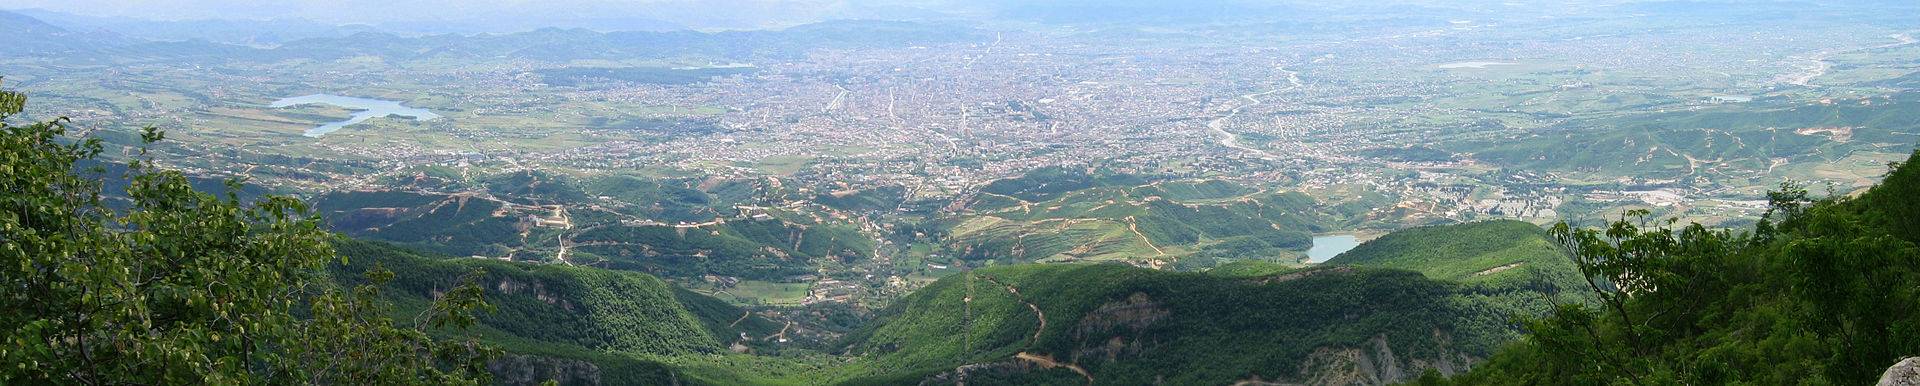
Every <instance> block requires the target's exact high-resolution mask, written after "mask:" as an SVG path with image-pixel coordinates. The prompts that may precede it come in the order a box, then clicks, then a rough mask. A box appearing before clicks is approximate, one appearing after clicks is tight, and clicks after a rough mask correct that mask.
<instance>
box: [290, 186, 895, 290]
mask: <svg viewBox="0 0 1920 386" xmlns="http://www.w3.org/2000/svg"><path fill="white" fill-rule="evenodd" d="M425 174H427V173H424V172H423V175H425ZM425 178H426V177H422V179H425ZM475 180H477V181H474V182H471V183H453V184H446V185H444V186H446V187H455V188H458V189H459V191H457V192H454V193H433V192H431V191H429V192H406V191H397V190H366V191H339V192H332V193H327V194H324V195H321V196H319V197H317V198H316V199H315V200H314V202H315V204H314V206H315V208H316V211H317V212H319V214H321V215H322V217H324V218H325V219H326V220H327V222H328V224H329V225H330V226H331V227H332V228H333V229H334V230H337V231H340V232H343V233H347V234H349V235H352V236H354V237H358V238H365V239H373V240H380V241H387V242H393V243H398V244H402V245H405V246H408V247H411V248H417V249H421V250H429V251H434V252H437V253H444V254H449V255H456V256H482V257H491V258H504V259H510V260H515V261H534V262H560V261H559V260H561V259H563V258H564V259H565V263H572V264H577V265H592V266H598V267H603V268H614V269H619V270H631V271H641V272H646V273H650V274H655V275H662V276H672V277H699V276H701V275H707V274H714V275H722V276H733V277H743V278H748V279H757V280H779V279H784V278H786V277H789V276H793V275H802V274H808V273H814V272H816V271H817V268H818V267H819V266H820V265H823V264H845V263H848V262H853V261H858V260H862V259H866V258H868V257H871V254H872V251H873V237H870V236H866V235H863V234H861V232H860V231H859V228H858V227H857V225H855V224H854V223H851V222H847V221H833V220H827V219H826V217H825V216H822V215H821V214H820V213H817V212H812V211H804V210H802V211H792V210H785V209H779V208H764V207H762V208H761V209H741V208H739V207H736V206H738V205H747V204H750V203H754V202H756V201H754V200H756V199H757V198H756V197H759V196H760V195H761V194H764V193H765V189H764V187H762V186H760V185H758V184H756V183H754V182H751V181H747V180H717V179H716V180H708V181H701V180H691V179H671V178H641V177H634V176H625V175H612V176H603V177H595V178H590V179H586V180H587V182H585V183H579V182H575V181H576V179H575V178H572V177H566V176H558V175H550V174H546V173H538V172H513V173H503V174H498V175H490V176H480V177H477V178H475ZM435 186H442V185H440V184H436V185H435ZM589 197H594V198H589ZM562 251H566V252H565V253H564V254H563V253H562Z"/></svg>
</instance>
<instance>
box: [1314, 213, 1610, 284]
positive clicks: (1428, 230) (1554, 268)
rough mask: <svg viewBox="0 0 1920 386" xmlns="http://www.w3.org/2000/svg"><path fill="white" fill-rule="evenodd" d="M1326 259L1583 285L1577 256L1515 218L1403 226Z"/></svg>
mask: <svg viewBox="0 0 1920 386" xmlns="http://www.w3.org/2000/svg"><path fill="white" fill-rule="evenodd" d="M1326 264H1333V265H1360V266H1369V267H1381V268H1395V269H1405V270H1412V271H1419V272H1420V273H1422V274H1425V275H1427V277H1429V278H1434V279H1443V280H1455V281H1463V282H1489V281H1525V280H1533V279H1536V278H1546V279H1547V280H1551V281H1552V283H1551V284H1552V285H1559V286H1563V287H1571V286H1574V285H1579V284H1580V283H1579V280H1580V279H1579V276H1578V275H1579V273H1578V272H1577V270H1576V268H1575V267H1574V265H1573V261H1572V260H1569V259H1567V256H1566V254H1564V253H1562V252H1561V251H1560V250H1559V249H1557V248H1556V246H1555V245H1553V241H1552V240H1549V239H1548V238H1547V230H1546V229H1542V228H1540V227H1539V226H1537V225H1533V224H1532V223H1528V222H1524V221H1514V220H1494V221H1482V222H1472V223H1465V224H1454V225H1436V226H1427V227H1420V228H1411V229H1403V230H1399V231H1395V232H1393V233H1389V234H1387V235H1385V236H1381V237H1380V238H1377V239H1373V240H1369V241H1367V242H1366V243H1363V244H1360V246H1357V247H1354V248H1353V250H1350V251H1347V252H1346V253H1342V254H1340V255H1339V256H1335V257H1334V258H1333V259H1331V260H1327V262H1326Z"/></svg>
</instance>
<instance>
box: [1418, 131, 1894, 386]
mask: <svg viewBox="0 0 1920 386" xmlns="http://www.w3.org/2000/svg"><path fill="white" fill-rule="evenodd" d="M1911 161H1912V159H1911V158H1910V159H1909V163H1907V164H1905V165H1894V166H1893V168H1892V171H1891V172H1890V173H1889V174H1888V175H1887V178H1886V179H1885V181H1884V182H1882V184H1881V185H1879V186H1877V187H1874V188H1872V189H1871V190H1868V191H1866V192H1865V193H1864V194H1860V195H1858V196H1853V197H1829V198H1825V199H1817V200H1816V199H1812V198H1810V196H1809V195H1808V193H1807V191H1806V190H1805V189H1804V188H1800V187H1797V186H1793V185H1790V184H1789V185H1786V186H1784V189H1782V190H1781V191H1778V192H1775V193H1773V194H1772V195H1771V196H1770V201H1771V208H1772V209H1771V210H1769V211H1768V212H1767V214H1766V216H1765V217H1764V218H1762V220H1761V221H1760V222H1759V224H1757V225H1756V226H1755V227H1754V228H1753V229H1751V230H1746V231H1741V232H1738V233H1736V232H1733V231H1730V230H1716V229H1709V228H1706V227H1702V226H1700V225H1697V224H1695V225H1689V226H1684V227H1675V226H1674V224H1673V222H1671V221H1656V220H1654V219H1651V218H1647V217H1646V216H1645V215H1644V213H1629V214H1628V215H1627V216H1625V217H1623V218H1621V219H1620V220H1619V221H1615V222H1612V223H1611V224H1608V225H1607V227H1606V228H1601V229H1583V228H1574V227H1568V226H1564V225H1563V226H1561V227H1557V228H1555V229H1554V230H1553V235H1554V237H1555V239H1556V240H1558V241H1559V242H1560V243H1561V244H1562V245H1564V246H1565V247H1566V248H1567V249H1569V250H1573V251H1576V252H1577V253H1576V257H1577V261H1578V262H1580V267H1581V271H1582V273H1583V274H1584V275H1585V276H1586V277H1587V278H1588V279H1589V280H1590V286H1589V291H1591V292H1592V293H1594V294H1595V295H1596V296H1598V297H1599V298H1600V299H1602V300H1603V301H1602V302H1600V303H1598V304H1596V305H1583V304H1564V305H1561V306H1560V307H1559V308H1558V309H1557V310H1555V312H1554V313H1553V314H1552V315H1551V316H1549V317H1546V318H1543V319H1539V320H1535V321H1532V322H1531V323H1528V325H1527V327H1528V330H1529V332H1530V333H1531V334H1530V335H1529V336H1528V337H1527V338H1526V339H1525V340H1524V341H1521V342H1519V343H1516V344H1514V345H1513V346H1511V347H1509V348H1507V349H1506V350H1503V351H1502V352H1501V353H1500V354H1499V355H1497V356H1495V357H1493V358H1492V359H1491V360H1490V361H1488V363H1487V364H1485V365H1483V366H1479V367H1477V368H1476V369H1475V370H1474V371H1473V372H1472V373H1471V374H1468V375H1466V376H1464V377H1461V378H1458V379H1455V380H1453V382H1455V383H1460V384H1544V383H1552V384H1621V383H1631V384H1730V383H1747V384H1790V383H1803V384H1850V385H1859V384H1870V383H1873V382H1874V380H1875V379H1876V378H1877V377H1879V375H1880V373H1881V372H1882V371H1883V370H1884V369H1885V368H1886V367H1887V366H1889V365H1892V364H1894V363H1895V362H1897V361H1898V360H1899V358H1901V357H1904V356H1912V355H1915V354H1920V286H1916V285H1915V284H1916V283H1920V247H1916V246H1915V243H1916V242H1920V201H1917V200H1916V198H1920V168H1916V167H1914V166H1913V165H1912V164H1911ZM1429 380H1430V381H1433V382H1435V383H1439V382H1442V381H1439V380H1434V379H1429Z"/></svg>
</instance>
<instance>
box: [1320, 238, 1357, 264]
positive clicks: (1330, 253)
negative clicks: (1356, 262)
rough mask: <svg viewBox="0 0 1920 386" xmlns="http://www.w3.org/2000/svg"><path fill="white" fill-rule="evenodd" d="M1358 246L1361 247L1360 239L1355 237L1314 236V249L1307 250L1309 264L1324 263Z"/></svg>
mask: <svg viewBox="0 0 1920 386" xmlns="http://www.w3.org/2000/svg"><path fill="white" fill-rule="evenodd" d="M1357 246H1360V238H1359V237H1354V235H1326V236H1314V237H1313V247H1312V248H1308V249H1307V262H1309V263H1324V262H1326V261H1327V260H1329V259H1332V258H1333V257H1334V256H1339V255H1340V254H1341V253H1346V252H1347V251H1348V250H1352V249H1353V247H1357Z"/></svg>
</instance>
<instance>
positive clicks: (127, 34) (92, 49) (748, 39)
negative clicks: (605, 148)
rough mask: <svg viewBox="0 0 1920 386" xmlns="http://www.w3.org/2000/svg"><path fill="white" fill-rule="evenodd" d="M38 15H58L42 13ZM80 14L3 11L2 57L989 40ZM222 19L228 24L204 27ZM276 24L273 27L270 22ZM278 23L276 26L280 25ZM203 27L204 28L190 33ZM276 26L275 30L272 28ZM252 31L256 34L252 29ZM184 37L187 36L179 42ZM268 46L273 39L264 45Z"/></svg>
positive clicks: (681, 50)
mask: <svg viewBox="0 0 1920 386" xmlns="http://www.w3.org/2000/svg"><path fill="white" fill-rule="evenodd" d="M41 15H42V16H49V15H51V16H50V17H52V16H59V15H53V14H49V13H45V12H41ZM131 20H133V19H114V18H82V19H77V20H68V21H63V22H57V23H50V22H47V21H44V20H42V19H40V18H37V17H34V16H32V15H29V14H25V13H15V12H5V11H0V33H5V34H6V35H7V36H10V37H13V38H14V39H13V40H14V42H12V43H9V44H5V45H0V55H7V56H9V57H16V58H17V57H46V58H54V59H67V60H72V59H82V60H91V61H113V62H125V61H144V60H204V61H226V60H242V61H262V62H270V61H279V60H287V59H313V60H335V59H340V58H348V57H355V56H379V57H383V58H386V59H388V60H414V59H433V58H510V59H525V60H539V61H570V60H579V59H620V60H631V59H647V58H674V57H688V56H693V57H708V58H712V59H714V60H740V61H746V60H750V59H758V58H793V57H797V56H798V55H801V54H802V53H805V52H807V51H811V50H815V49H821V48H841V49H854V48H873V47H884V46H908V45H923V44H936V43H950V42H956V41H972V40H985V39H990V37H988V35H987V34H986V33H985V32H982V31H980V30H976V29H973V28H970V27H963V26H956V25H948V24H929V23H916V22H897V21H830V22H821V23H814V24H806V25H800V26H795V27H791V28H786V29H781V30H768V31H727V32H713V33H707V32H694V31H671V32H650V31H621V32H599V31H594V30H590V29H585V28H571V29H561V28H542V29H538V30H533V31H527V32H519V33H510V34H454V33H445V34H436V35H423V36H407V35H401V34H396V33H392V32H386V31H384V30H381V29H377V28H373V27H367V26H334V27H328V26H323V25H319V24H314V23H311V22H298V21H296V22H290V24H289V25H290V26H291V27H289V28H288V29H286V30H285V31H286V32H284V33H280V34H262V33H260V32H259V31H264V30H257V29H255V28H263V27H267V26H269V24H271V23H278V21H260V22H230V21H200V22H153V24H152V25H150V26H143V27H142V26H138V25H139V23H140V22H138V21H131ZM202 26H214V27H219V26H226V27H229V28H225V29H221V28H200V27H202ZM274 26H277V24H274ZM276 28H277V27H276ZM194 29H201V30H200V31H198V32H192V31H189V30H194ZM274 30H276V31H277V29H274ZM249 31H253V32H249ZM178 39H184V40H178ZM266 43H272V44H271V45H263V44H266Z"/></svg>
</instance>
